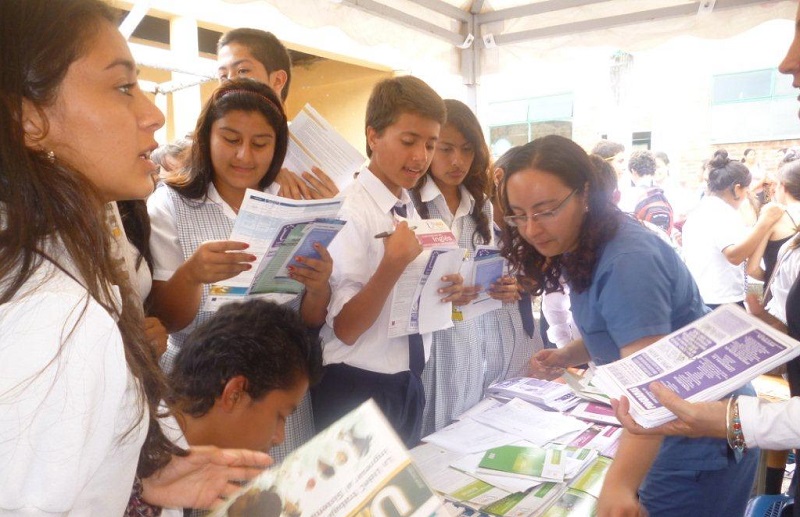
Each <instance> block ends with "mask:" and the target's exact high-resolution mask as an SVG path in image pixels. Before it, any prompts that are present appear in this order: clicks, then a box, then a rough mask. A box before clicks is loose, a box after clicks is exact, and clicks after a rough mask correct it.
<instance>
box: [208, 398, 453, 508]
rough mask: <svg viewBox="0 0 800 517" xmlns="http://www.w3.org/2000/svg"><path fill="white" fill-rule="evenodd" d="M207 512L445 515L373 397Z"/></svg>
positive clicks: (440, 502) (436, 497) (438, 500)
mask: <svg viewBox="0 0 800 517" xmlns="http://www.w3.org/2000/svg"><path fill="white" fill-rule="evenodd" d="M211 515H212V517H223V516H227V517H238V516H259V517H261V516H264V517H278V516H280V517H321V516H325V517H338V516H345V515H346V516H352V515H377V516H380V515H387V516H389V515H403V516H407V517H430V516H437V517H438V516H441V517H444V516H447V515H449V514H448V513H447V512H446V510H445V509H444V503H443V501H442V500H441V499H440V498H439V497H438V496H437V495H436V494H435V493H434V492H433V490H431V488H430V487H429V486H428V484H427V483H426V482H425V480H424V479H423V477H422V474H420V472H419V470H418V469H417V467H416V465H414V463H412V462H411V456H410V455H409V453H408V450H406V448H405V447H404V446H403V443H402V442H401V441H400V439H399V438H398V437H397V435H396V434H395V432H394V430H393V429H392V427H391V426H390V425H389V423H388V422H387V421H386V419H385V418H384V416H383V414H382V413H381V412H380V410H379V409H378V407H377V406H376V405H375V403H374V402H373V401H372V400H369V401H367V402H365V403H363V404H362V405H361V406H359V407H358V408H356V409H354V410H353V411H351V412H350V413H348V414H347V415H345V416H343V417H342V418H341V419H340V420H338V421H337V422H336V423H334V424H333V425H331V426H330V427H328V428H327V429H325V430H324V431H322V432H320V433H319V434H317V436H315V437H314V438H313V439H312V440H311V441H309V442H308V443H306V444H305V445H303V446H302V447H300V448H299V449H297V450H295V451H294V452H292V453H291V454H290V455H289V456H288V457H286V459H284V460H283V463H281V465H280V466H278V467H275V468H272V469H269V470H267V471H265V472H264V473H263V474H261V475H260V476H258V477H257V478H255V479H254V480H253V481H251V482H250V483H249V484H248V485H246V486H245V487H244V488H242V490H240V491H239V493H238V494H237V495H235V496H234V497H232V498H231V499H229V500H228V501H227V502H226V503H225V505H224V506H223V507H221V508H219V509H217V510H216V511H215V512H214V513H212V514H211Z"/></svg>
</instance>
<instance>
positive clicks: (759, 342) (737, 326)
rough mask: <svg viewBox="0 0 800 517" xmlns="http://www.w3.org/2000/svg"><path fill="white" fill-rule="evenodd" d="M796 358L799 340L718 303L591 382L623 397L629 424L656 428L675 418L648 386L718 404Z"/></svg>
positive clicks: (600, 369) (603, 369)
mask: <svg viewBox="0 0 800 517" xmlns="http://www.w3.org/2000/svg"><path fill="white" fill-rule="evenodd" d="M798 355H800V342H797V341H795V340H794V339H792V338H790V337H789V336H787V335H786V334H783V333H781V332H778V331H777V330H775V329H773V328H772V327H770V326H769V325H767V324H766V323H764V322H762V321H761V320H759V319H758V318H756V317H755V316H752V315H750V314H748V313H747V312H746V311H745V310H744V309H742V308H741V307H739V306H738V305H723V306H721V307H718V308H717V309H716V310H714V311H713V312H711V313H709V314H706V315H705V316H703V317H702V318H700V319H698V320H696V321H695V322H693V323H691V324H689V325H687V326H685V327H683V328H681V329H679V330H677V331H675V332H673V333H672V334H669V335H668V336H665V337H663V338H661V339H660V340H658V341H656V342H655V343H653V344H652V345H650V346H648V347H646V348H644V349H642V350H640V351H639V352H636V353H635V354H633V355H630V356H628V357H626V358H624V359H620V360H619V361H615V362H613V363H611V364H607V365H603V366H599V367H597V373H596V374H595V376H594V378H593V382H594V383H596V384H597V385H598V386H599V387H600V388H601V389H602V390H603V391H604V392H605V393H607V394H609V395H610V396H611V397H613V398H619V397H620V396H621V395H625V396H626V397H627V398H628V399H629V400H630V403H631V409H630V413H631V416H632V417H633V418H634V420H636V422H637V423H638V424H639V425H641V426H643V427H655V426H658V425H661V424H663V423H666V422H669V421H670V420H674V419H675V416H674V415H673V414H672V413H671V412H670V411H669V410H668V409H666V408H665V407H663V406H662V405H660V404H659V403H658V400H657V399H656V398H655V396H654V395H653V393H652V392H651V391H650V388H649V385H650V383H651V382H653V381H659V382H662V383H664V384H665V385H666V386H667V387H669V388H670V389H672V390H673V391H675V392H676V393H677V394H678V395H679V396H680V397H682V398H685V399H687V400H689V401H691V402H700V401H711V400H719V399H720V398H722V397H724V396H725V395H726V394H728V393H730V392H732V391H734V390H736V389H738V388H740V387H742V386H744V385H745V384H746V383H747V382H749V381H750V380H752V379H754V378H755V377H757V376H759V375H761V374H763V373H766V372H768V371H770V370H772V369H773V368H775V367H776V366H778V365H781V364H783V363H785V362H787V361H789V360H790V359H793V358H794V357H797V356H798Z"/></svg>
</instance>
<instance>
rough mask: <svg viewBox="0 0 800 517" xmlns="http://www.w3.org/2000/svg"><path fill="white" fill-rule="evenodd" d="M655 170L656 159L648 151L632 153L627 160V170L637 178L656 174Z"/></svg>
mask: <svg viewBox="0 0 800 517" xmlns="http://www.w3.org/2000/svg"><path fill="white" fill-rule="evenodd" d="M656 168H657V165H656V157H655V155H654V154H653V153H651V152H650V151H647V150H639V151H634V152H632V153H631V156H630V158H628V169H630V170H632V171H633V172H635V173H636V174H638V175H639V176H652V175H654V174H655V173H656Z"/></svg>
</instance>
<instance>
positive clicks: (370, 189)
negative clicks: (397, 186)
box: [356, 166, 411, 214]
mask: <svg viewBox="0 0 800 517" xmlns="http://www.w3.org/2000/svg"><path fill="white" fill-rule="evenodd" d="M356 181H358V182H359V184H361V186H362V187H364V190H366V191H367V194H369V196H370V197H371V198H372V199H373V201H375V204H376V205H378V208H379V209H380V211H381V212H384V213H387V214H388V213H389V212H391V210H392V208H394V207H395V206H396V205H404V206H406V207H408V206H410V205H411V197H410V196H409V195H408V192H406V189H401V191H400V199H398V198H397V197H395V195H394V194H392V192H391V191H390V190H389V189H388V188H386V185H384V184H383V182H382V181H381V180H379V179H378V178H377V177H376V176H375V174H373V173H372V171H371V170H369V167H367V166H364V167H363V168H362V169H361V172H359V173H358V177H357V178H356Z"/></svg>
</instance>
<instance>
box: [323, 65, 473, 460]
mask: <svg viewBox="0 0 800 517" xmlns="http://www.w3.org/2000/svg"><path fill="white" fill-rule="evenodd" d="M444 121H445V106H444V102H443V101H442V99H441V97H439V95H437V94H436V92H434V91H433V90H432V89H431V87H430V86H428V85H427V84H425V83H424V82H423V81H421V80H419V79H417V78H415V77H411V76H404V77H396V78H392V79H386V80H384V81H381V82H380V83H378V84H377V85H376V86H375V88H374V89H373V90H372V94H371V95H370V99H369V102H368V103H367V115H366V124H365V125H366V137H367V156H369V158H370V161H369V164H368V165H367V166H366V167H364V168H363V169H362V170H361V171H360V173H359V174H358V177H357V178H356V180H355V181H354V182H353V183H352V184H351V185H350V186H349V187H347V188H346V189H345V190H344V192H343V193H342V195H343V196H344V197H345V201H344V205H343V207H342V213H341V217H343V218H344V219H346V220H347V224H346V225H345V227H344V228H343V229H342V231H341V232H340V233H339V235H338V236H337V238H336V239H335V240H334V241H333V243H332V244H331V246H330V248H329V252H330V254H331V256H332V257H333V264H334V265H333V274H332V275H331V279H330V282H331V290H332V292H333V295H332V297H331V301H330V304H329V306H328V317H327V320H326V324H325V325H324V326H323V327H322V330H321V332H320V335H321V337H322V340H323V343H324V350H323V361H324V363H325V365H326V366H325V375H324V376H323V379H322V382H321V383H320V384H319V386H318V387H317V388H316V389H314V390H313V391H312V403H313V408H314V419H315V424H316V427H317V429H320V430H321V429H324V428H325V427H327V426H328V425H330V424H331V423H333V422H335V421H336V420H337V419H338V418H339V417H341V416H342V415H344V414H345V413H347V412H348V411H349V410H351V409H353V408H355V407H356V406H358V405H359V404H361V403H362V402H364V401H365V400H367V399H369V398H373V399H374V400H375V402H376V403H377V404H378V407H380V408H381V410H382V411H383V412H384V414H385V415H386V417H387V419H388V420H389V422H390V423H391V424H392V426H393V427H394V429H395V430H396V431H397V433H398V434H399V435H400V437H401V438H402V439H403V441H404V442H405V443H406V445H407V446H409V447H413V446H414V445H416V444H417V443H418V442H419V439H420V429H421V424H422V410H423V408H424V405H425V395H424V393H423V389H422V382H421V380H420V375H421V373H422V368H423V366H424V364H425V361H426V359H427V355H428V353H429V352H430V343H431V335H430V334H423V335H421V336H420V335H419V334H417V335H412V336H407V337H406V336H403V337H396V338H389V337H387V332H388V329H389V317H390V305H391V300H390V295H391V293H392V289H393V288H394V286H395V283H396V282H397V280H398V279H399V278H400V276H401V275H402V273H403V271H404V270H405V268H406V266H408V264H410V263H411V262H412V261H413V260H414V258H416V257H417V255H419V254H420V253H421V252H422V246H421V245H420V243H419V242H418V241H417V238H416V236H415V235H414V232H413V230H412V229H410V228H409V226H408V224H407V223H406V222H405V221H403V222H400V223H398V224H396V225H395V215H398V216H402V217H407V218H409V219H413V218H416V217H417V215H416V212H415V210H414V206H413V203H412V202H411V198H410V197H409V195H408V192H407V189H410V188H411V187H413V186H414V185H415V184H416V183H417V181H418V180H419V179H420V178H421V177H422V175H423V174H425V171H427V170H428V166H429V165H430V163H431V159H432V158H433V152H434V147H435V144H436V141H437V140H438V138H439V131H440V129H441V127H442V125H443V124H444ZM387 231H389V232H392V233H391V236H389V237H386V238H382V239H381V238H376V235H378V234H380V233H382V232H387ZM442 280H443V282H444V283H445V286H443V287H442V288H441V289H440V290H439V292H440V293H441V294H442V297H443V299H442V302H443V303H450V302H451V301H453V300H455V299H457V298H458V296H459V294H460V292H461V283H462V279H461V276H460V275H458V274H453V275H448V276H445V277H444V278H443V279H442Z"/></svg>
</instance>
